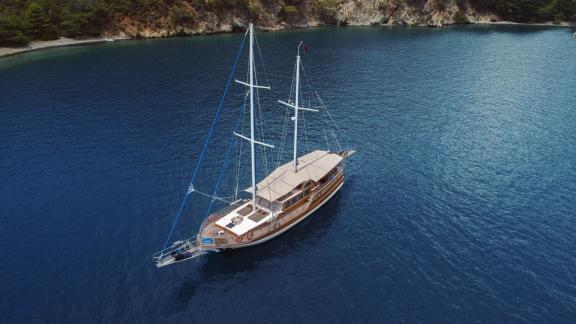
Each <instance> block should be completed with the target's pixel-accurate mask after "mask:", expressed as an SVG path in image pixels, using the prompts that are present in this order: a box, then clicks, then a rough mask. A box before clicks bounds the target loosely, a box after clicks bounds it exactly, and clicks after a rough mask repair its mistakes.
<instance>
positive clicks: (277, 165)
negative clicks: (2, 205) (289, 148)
mask: <svg viewBox="0 0 576 324" xmlns="http://www.w3.org/2000/svg"><path fill="white" fill-rule="evenodd" d="M289 113H290V107H288V106H286V110H285V113H284V124H283V125H282V136H281V138H280V147H279V150H278V154H277V155H276V168H278V167H279V166H280V158H281V157H282V154H284V141H285V140H286V129H287V127H288V126H287V125H288V120H289V119H290V117H289Z"/></svg>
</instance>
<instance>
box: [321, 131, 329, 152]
mask: <svg viewBox="0 0 576 324" xmlns="http://www.w3.org/2000/svg"><path fill="white" fill-rule="evenodd" d="M322 131H323V132H324V138H325V139H326V146H328V151H330V142H328V136H326V130H325V129H322Z"/></svg>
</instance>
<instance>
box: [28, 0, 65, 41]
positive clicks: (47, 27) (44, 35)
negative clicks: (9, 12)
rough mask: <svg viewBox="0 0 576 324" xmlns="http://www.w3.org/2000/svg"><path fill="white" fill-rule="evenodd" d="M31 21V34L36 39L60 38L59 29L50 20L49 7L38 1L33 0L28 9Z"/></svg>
mask: <svg viewBox="0 0 576 324" xmlns="http://www.w3.org/2000/svg"><path fill="white" fill-rule="evenodd" d="M26 16H27V18H28V21H29V23H30V31H29V33H30V36H31V37H33V38H35V39H41V40H52V39H58V29H57V28H56V26H54V25H53V24H52V23H51V21H50V15H49V12H48V8H47V7H45V6H44V5H42V4H41V3H38V2H32V3H30V5H28V8H27V9H26Z"/></svg>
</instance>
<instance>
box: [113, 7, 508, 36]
mask: <svg viewBox="0 0 576 324" xmlns="http://www.w3.org/2000/svg"><path fill="white" fill-rule="evenodd" d="M457 1H458V2H457ZM215 2H219V1H215V0H212V1H208V0H206V1H204V2H202V1H197V2H188V1H184V0H181V1H174V2H173V4H172V5H171V6H170V7H168V8H162V10H154V11H151V12H149V13H146V14H142V15H141V16H138V17H117V18H116V19H115V21H114V22H113V23H112V24H111V25H110V28H109V29H108V30H107V31H106V33H105V36H120V37H169V36H175V35H195V34H210V33H221V32H232V31H240V30H244V29H245V28H246V26H247V24H248V22H249V21H254V22H255V24H256V26H257V27H258V28H259V29H264V30H280V29H287V28H302V27H309V26H319V25H356V26H368V25H372V26H374V25H376V26H377V25H401V26H431V27H442V26H445V25H451V24H455V23H468V22H469V23H481V22H488V21H498V20H500V19H499V17H497V16H495V15H493V14H490V13H481V12H478V11H477V10H475V9H474V8H473V7H472V6H470V5H469V4H468V3H467V2H462V1H460V0H315V1H301V2H299V3H298V4H297V5H293V4H292V5H290V4H287V2H285V1H284V0H278V1H270V0H258V1H256V0H252V1H251V2H250V3H249V4H245V5H243V6H242V5H228V6H226V5H220V6H216V5H214V4H213V3H215ZM220 2H223V1H220ZM229 2H230V1H229ZM211 3H212V5H210V4H211ZM238 3H239V2H238Z"/></svg>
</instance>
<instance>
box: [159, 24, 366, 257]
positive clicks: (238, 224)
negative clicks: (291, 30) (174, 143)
mask: <svg viewBox="0 0 576 324" xmlns="http://www.w3.org/2000/svg"><path fill="white" fill-rule="evenodd" d="M247 34H248V36H249V43H250V44H249V57H248V66H249V67H248V70H249V72H248V82H243V81H238V80H236V83H239V84H241V85H243V86H245V87H246V88H247V89H246V91H247V92H246V95H247V96H249V107H250V116H249V117H250V134H249V136H245V135H243V134H239V133H236V132H235V133H234V135H235V136H237V137H238V138H240V139H241V140H244V141H247V142H248V143H249V146H250V164H251V174H250V175H251V186H250V187H249V188H248V189H246V190H245V191H246V192H248V193H250V194H251V198H250V199H237V200H235V201H233V202H230V203H229V204H228V206H226V207H225V208H223V209H221V210H219V211H217V212H215V213H212V214H210V215H209V216H208V217H207V218H206V219H205V220H204V221H203V222H202V225H201V226H200V229H199V231H198V234H197V235H196V236H195V237H192V238H189V239H186V240H181V241H176V242H174V243H173V244H172V245H171V246H170V247H167V245H168V242H169V239H170V235H169V237H168V239H167V240H166V243H165V245H164V248H163V249H162V250H161V251H159V252H157V253H156V254H154V256H153V259H154V262H155V264H156V266H157V267H163V266H166V265H170V264H173V263H177V262H181V261H184V260H190V259H193V258H196V257H199V256H201V255H203V254H206V253H208V252H221V251H224V250H229V249H238V248H244V247H249V246H253V245H257V244H261V243H264V242H266V241H268V240H270V239H272V238H274V237H276V236H278V235H280V234H282V233H284V232H286V231H287V230H289V229H290V228H292V227H293V226H295V225H296V224H298V223H299V222H301V221H302V220H304V219H306V218H307V217H308V216H310V215H311V214H312V213H313V212H314V211H316V210H317V209H318V208H320V207H321V206H322V205H324V204H325V203H326V202H327V201H328V200H329V199H330V198H332V196H334V194H335V193H336V192H337V191H338V190H339V189H340V188H341V187H342V185H343V184H344V161H345V160H346V159H347V158H348V157H349V156H350V155H352V154H353V153H355V151H354V150H352V149H344V150H342V149H339V150H338V151H335V152H333V151H330V150H314V151H311V152H309V153H307V154H304V155H302V156H298V117H299V112H301V111H311V112H317V111H318V109H313V108H311V107H304V105H301V101H300V70H301V58H300V48H301V45H302V43H300V44H299V46H298V55H297V56H296V69H295V88H294V89H295V91H294V92H295V95H294V100H292V101H291V100H288V102H285V101H279V103H281V104H283V105H284V106H286V107H287V109H291V110H293V111H294V114H293V116H292V117H291V120H292V121H293V123H294V146H293V159H292V161H290V162H288V163H285V164H283V165H280V166H278V167H277V168H276V169H275V170H273V171H272V172H271V173H269V174H268V175H267V176H266V177H264V178H263V179H262V180H261V181H260V182H258V183H256V161H255V155H256V149H255V147H256V145H261V146H264V147H269V148H273V147H274V146H273V145H270V144H267V143H264V142H263V141H258V140H257V139H256V138H255V129H256V126H255V110H254V106H255V100H254V94H255V92H256V91H255V90H257V89H269V87H265V86H260V85H257V84H255V75H254V74H255V62H254V38H255V37H254V26H253V25H252V24H250V25H249V29H248V31H247ZM318 98H319V97H318ZM322 105H323V103H322ZM326 112H327V110H326ZM330 118H331V116H330ZM338 146H339V144H338ZM193 179H194V177H193ZM194 191H195V188H194V186H193V184H191V186H190V188H189V190H188V194H190V193H191V192H194ZM186 197H187V196H186ZM215 199H218V197H216V196H213V197H212V201H214V200H215ZM182 207H183V204H182V205H181V208H180V211H181V210H182ZM180 211H179V213H180ZM178 217H179V214H178ZM175 223H176V221H175V222H174V223H173V226H172V229H174V226H175ZM171 233H172V231H171Z"/></svg>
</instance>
